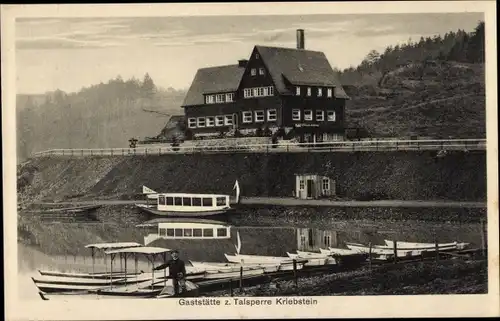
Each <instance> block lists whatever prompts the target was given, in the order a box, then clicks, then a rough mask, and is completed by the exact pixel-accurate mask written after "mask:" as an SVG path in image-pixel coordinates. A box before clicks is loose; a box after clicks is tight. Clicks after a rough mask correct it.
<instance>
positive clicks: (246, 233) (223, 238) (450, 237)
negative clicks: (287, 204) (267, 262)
mask: <svg viewBox="0 0 500 321" xmlns="http://www.w3.org/2000/svg"><path fill="white" fill-rule="evenodd" d="M336 225H337V226H336ZM137 228H140V229H141V232H140V233H139V234H140V235H141V237H142V239H141V240H140V242H142V243H143V244H145V245H148V246H158V247H166V248H175V249H179V250H180V252H181V257H183V258H184V259H187V260H195V261H218V262H225V261H226V260H225V257H224V254H234V253H235V252H236V249H237V248H238V246H237V245H238V243H240V244H241V249H240V254H254V255H270V256H286V253H287V252H293V251H296V250H299V251H308V252H318V253H319V252H320V249H322V248H323V249H327V248H328V247H335V248H346V245H345V243H348V242H351V243H362V244H368V243H372V244H384V241H385V240H393V241H394V240H397V241H406V242H434V241H435V240H436V239H437V240H438V241H439V242H440V243H445V242H454V241H458V242H467V243H471V246H472V247H478V246H480V245H481V234H480V227H479V225H477V224H459V225H452V224H443V225H439V224H436V223H435V222H434V223H428V224H427V223H421V224H419V225H415V226H414V225H412V226H408V225H405V224H401V223H394V224H388V223H387V224H385V225H384V227H383V229H380V228H379V227H378V226H376V225H370V224H365V225H360V224H356V223H349V222H344V225H343V226H338V224H332V225H330V226H329V225H328V224H324V227H296V226H252V225H246V224H240V225H238V224H235V222H230V221H228V220H223V219H218V220H208V219H181V218H170V219H165V218H163V219H154V220H150V221H147V222H144V223H141V224H138V225H137ZM238 235H239V237H240V239H239V240H238V237H237V236H238ZM135 241H138V240H135Z"/></svg>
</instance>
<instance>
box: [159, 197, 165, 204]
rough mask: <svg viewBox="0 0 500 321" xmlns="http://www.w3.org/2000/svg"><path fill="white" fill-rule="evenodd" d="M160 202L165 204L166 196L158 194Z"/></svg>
mask: <svg viewBox="0 0 500 321" xmlns="http://www.w3.org/2000/svg"><path fill="white" fill-rule="evenodd" d="M158 204H161V205H163V204H165V196H158Z"/></svg>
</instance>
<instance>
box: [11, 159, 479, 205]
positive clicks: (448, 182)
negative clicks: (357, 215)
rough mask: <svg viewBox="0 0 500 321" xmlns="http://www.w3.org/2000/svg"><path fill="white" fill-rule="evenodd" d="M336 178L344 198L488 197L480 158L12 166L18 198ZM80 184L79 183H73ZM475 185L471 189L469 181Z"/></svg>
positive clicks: (280, 185) (250, 187) (256, 191)
mask: <svg viewBox="0 0 500 321" xmlns="http://www.w3.org/2000/svg"><path fill="white" fill-rule="evenodd" d="M308 172H309V173H318V174H321V175H326V176H329V177H332V178H334V179H335V185H336V190H337V194H338V196H339V197H342V198H345V199H357V200H374V199H396V200H433V199H442V200H455V201H458V200H464V201H467V200H469V201H477V200H485V199H486V153H485V152H450V153H448V154H447V155H446V156H444V157H436V153H435V152H424V151H422V152H355V153H349V152H341V153H312V154H307V153H298V154H293V153H290V154H269V155H266V154H232V155H231V154H221V155H195V154H193V155H161V156H158V155H148V156H125V157H123V156H114V157H85V158H73V159H71V158H64V157H54V158H52V157H48V158H41V159H33V160H31V161H30V162H29V163H27V164H24V165H22V166H20V168H19V169H18V201H19V203H21V204H23V203H30V202H32V201H34V200H68V199H78V198H80V199H81V198H85V199H95V198H100V199H103V198H104V199H105V198H112V199H120V198H121V199H123V198H136V197H137V195H138V194H140V193H141V186H142V185H146V186H148V187H150V188H152V189H154V190H159V191H176V192H191V193H232V187H233V185H234V182H235V180H238V181H239V182H240V186H241V189H242V195H244V196H288V197H290V196H292V192H293V191H294V188H295V177H294V173H308ZM75 181H78V182H79V183H78V184H74V182H75ZM471 182H474V184H472V185H471V184H470V183H471Z"/></svg>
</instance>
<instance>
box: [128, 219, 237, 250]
mask: <svg viewBox="0 0 500 321" xmlns="http://www.w3.org/2000/svg"><path fill="white" fill-rule="evenodd" d="M137 226H138V227H144V226H157V227H158V232H157V233H150V234H148V235H146V236H145V237H144V244H145V245H149V244H150V243H152V242H154V241H156V240H159V239H165V240H185V239H187V240H209V239H212V240H213V239H229V238H231V226H230V225H228V224H226V223H224V222H220V221H214V220H204V219H195V218H162V219H157V220H152V221H149V222H146V223H143V224H139V225H137Z"/></svg>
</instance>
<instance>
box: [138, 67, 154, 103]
mask: <svg viewBox="0 0 500 321" xmlns="http://www.w3.org/2000/svg"><path fill="white" fill-rule="evenodd" d="M141 91H142V94H143V95H144V96H145V97H152V96H153V95H154V94H155V92H156V85H155V84H154V82H153V79H151V77H150V76H149V74H148V73H146V74H145V75H144V80H143V81H142V86H141Z"/></svg>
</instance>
